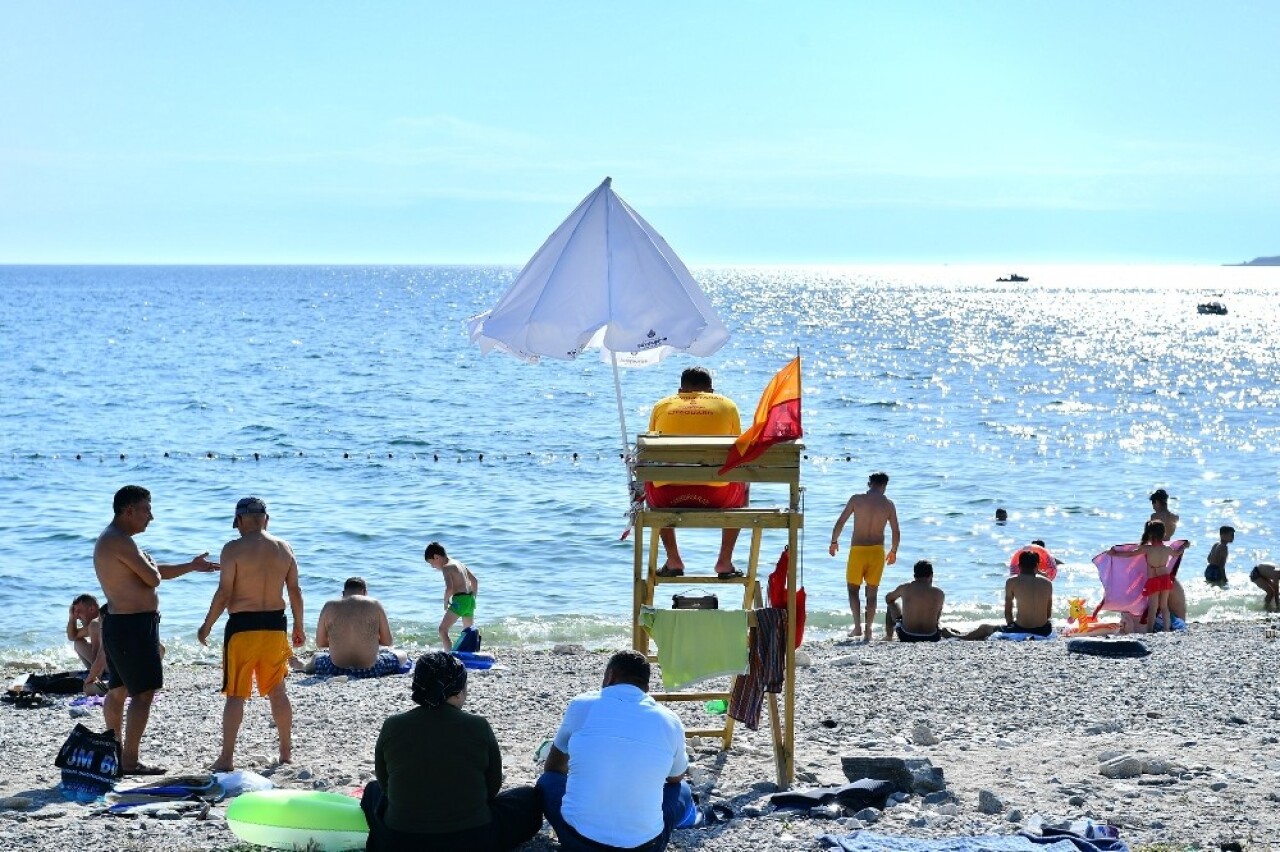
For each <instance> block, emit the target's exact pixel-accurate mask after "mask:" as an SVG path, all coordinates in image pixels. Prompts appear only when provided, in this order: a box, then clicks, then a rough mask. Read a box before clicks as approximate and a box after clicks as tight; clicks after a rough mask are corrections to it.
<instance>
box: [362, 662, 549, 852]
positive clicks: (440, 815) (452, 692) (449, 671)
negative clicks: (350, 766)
mask: <svg viewBox="0 0 1280 852" xmlns="http://www.w3.org/2000/svg"><path fill="white" fill-rule="evenodd" d="M410 696H411V697H412V699H413V703H414V704H416V705H418V706H417V707H414V708H413V709H411V710H407V711H405V712H403V713H397V714H396V715H394V716H389V717H387V719H386V721H384V722H383V723H382V730H381V731H380V732H379V733H378V741H377V744H376V745H375V746H374V748H373V773H374V776H375V780H373V781H370V782H369V783H368V784H367V785H366V786H365V788H364V795H363V796H362V797H361V799H360V807H361V809H362V810H363V811H364V815H365V820H366V822H368V824H369V840H368V844H367V845H366V846H365V847H364V848H365V849H367V850H371V852H454V850H460V849H465V850H474V851H475V852H506V850H508V849H514V848H515V847H517V846H519V845H520V844H522V843H524V842H525V841H527V840H529V839H530V838H532V837H533V836H534V835H535V834H537V833H538V829H539V828H541V827H542V809H541V806H540V803H539V801H538V791H537V790H535V789H534V788H533V787H516V788H513V789H511V790H507V791H505V792H501V790H502V752H501V751H500V750H499V748H498V740H497V738H496V737H495V736H494V735H493V728H492V727H490V725H489V722H488V720H487V719H485V718H484V717H483V716H480V715H478V714H475V713H468V712H466V711H464V710H463V709H462V706H463V705H464V704H465V703H466V700H467V669H466V667H465V666H463V665H462V661H461V660H459V659H458V658H457V657H455V656H453V655H452V654H450V653H448V652H445V651H433V652H431V653H427V654H423V655H422V656H421V657H419V658H418V662H417V664H416V665H415V666H414V669H413V684H412V686H411V691H410Z"/></svg>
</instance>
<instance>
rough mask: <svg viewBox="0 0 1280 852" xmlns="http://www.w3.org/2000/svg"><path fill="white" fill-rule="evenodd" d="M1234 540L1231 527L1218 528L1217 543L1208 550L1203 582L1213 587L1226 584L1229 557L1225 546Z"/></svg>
mask: <svg viewBox="0 0 1280 852" xmlns="http://www.w3.org/2000/svg"><path fill="white" fill-rule="evenodd" d="M1235 540H1236V531H1235V528H1233V527H1219V528H1218V541H1217V543H1216V544H1214V546H1213V547H1211V548H1209V559H1208V564H1207V565H1205V568H1204V580H1205V582H1206V583H1210V584H1212V585H1215V586H1225V585H1226V584H1227V557H1229V556H1230V555H1231V553H1230V549H1229V548H1228V547H1227V545H1229V544H1231V542H1233V541H1235Z"/></svg>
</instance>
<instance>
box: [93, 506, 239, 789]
mask: <svg viewBox="0 0 1280 852" xmlns="http://www.w3.org/2000/svg"><path fill="white" fill-rule="evenodd" d="M112 509H113V511H114V513H115V516H114V517H113V518H112V520H111V523H110V524H108V525H107V528H106V529H105V530H103V531H102V534H101V535H100V536H98V542H97V544H96V545H94V548H93V570H94V571H95V572H96V573H97V575H98V583H100V584H101V585H102V591H103V592H105V593H106V595H107V605H106V607H104V608H103V610H102V649H103V652H104V654H105V656H106V663H107V672H108V679H107V697H106V700H105V701H104V702H103V705H102V716H103V718H104V719H105V721H106V726H107V727H108V728H109V729H111V730H112V731H114V732H115V734H116V737H117V739H120V741H121V744H122V747H121V755H120V757H121V765H122V767H123V769H124V773H125V774H126V775H163V774H164V769H161V768H159V767H154V766H147V765H145V764H143V763H142V762H141V761H139V760H138V748H139V746H140V745H141V744H142V734H143V732H145V731H146V729H147V720H148V719H149V718H150V717H151V701H152V699H154V698H155V694H156V690H157V689H159V688H160V687H162V686H164V669H163V668H162V666H161V664H160V656H161V648H160V596H159V595H158V594H157V593H156V589H157V588H158V587H159V585H160V583H161V582H162V581H164V580H172V579H174V578H175V577H181V576H182V575H183V574H187V573H190V572H191V571H217V570H218V564H217V563H216V562H210V561H208V560H207V559H206V558H205V557H206V556H208V555H209V554H207V553H202V554H200V555H199V556H197V557H196V558H195V559H192V560H191V561H190V562H186V563H184V564H181V565H157V564H156V561H155V560H154V559H152V558H151V555H150V554H149V553H146V552H144V551H143V550H141V549H139V547H138V543H137V542H135V541H134V540H133V537H134V536H135V535H138V534H139V533H141V532H144V531H146V529H147V525H148V524H150V523H151V521H152V519H153V518H154V517H155V516H154V515H152V514H151V492H150V491H148V490H147V489H145V488H143V487H142V486H140V485H126V486H125V487H123V488H121V489H120V490H119V491H117V492H116V495H115V499H114V501H113V503H112ZM126 696H128V697H129V698H130V699H132V700H131V701H130V702H129V714H128V719H127V723H128V724H127V727H126V718H125V712H124V700H125V697H126Z"/></svg>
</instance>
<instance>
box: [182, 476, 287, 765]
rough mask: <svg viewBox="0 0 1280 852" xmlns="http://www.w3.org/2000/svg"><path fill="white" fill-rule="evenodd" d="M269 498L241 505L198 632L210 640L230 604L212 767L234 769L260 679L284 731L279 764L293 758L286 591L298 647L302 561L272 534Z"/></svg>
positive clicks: (202, 640) (260, 691)
mask: <svg viewBox="0 0 1280 852" xmlns="http://www.w3.org/2000/svg"><path fill="white" fill-rule="evenodd" d="M269 520H270V517H269V516H268V515H267V504H266V503H264V502H263V501H262V500H261V499H259V498H257V497H245V498H244V499H242V500H241V501H240V502H238V503H236V514H235V519H234V520H233V521H232V522H231V525H232V526H233V527H235V528H236V529H238V530H239V531H240V538H238V539H235V540H233V541H229V542H227V544H226V545H225V546H224V547H223V548H222V580H221V582H219V584H218V591H216V592H215V593H214V595H213V600H212V601H211V602H210V603H209V613H208V615H206V616H205V619H204V624H202V625H200V630H199V631H198V632H197V633H196V637H197V638H198V639H199V640H200V644H202V645H207V644H208V642H207V640H208V638H209V631H211V630H212V629H213V625H214V624H215V623H216V622H217V621H218V617H219V616H221V615H222V611H223V610H224V609H225V610H227V612H228V613H229V615H228V617H227V629H226V635H225V638H224V640H223V645H222V692H223V694H225V695H226V696H227V700H226V704H225V705H224V706H223V709H222V752H221V753H220V754H219V755H218V759H217V760H216V761H215V762H214V764H213V767H212V770H213V771H214V772H230V771H231V770H232V769H234V768H235V748H236V735H237V734H238V733H239V732H240V723H241V721H243V719H244V705H245V702H246V701H248V700H249V697H250V696H251V695H252V694H253V683H254V681H255V680H256V681H257V682H258V695H265V696H266V697H267V699H268V700H269V701H270V702H271V716H272V718H273V719H274V720H275V723H276V731H277V732H278V733H279V734H280V762H281V763H289V762H290V760H291V758H292V746H293V706H292V705H291V704H290V703H289V696H288V695H287V694H286V693H285V688H284V680H285V676H286V675H287V674H288V673H289V657H290V649H289V635H288V627H289V622H288V620H287V619H286V618H285V615H284V592H285V590H288V593H289V606H290V609H291V610H292V611H293V646H294V647H295V648H298V647H301V646H302V645H303V644H304V643H306V641H307V634H306V633H305V632H304V631H303V629H302V588H301V586H299V585H298V562H297V560H296V559H295V558H294V556H293V548H291V547H290V546H289V542H287V541H285V540H284V539H281V538H276V537H275V536H273V535H271V534H270V533H268V532H267V522H268V521H269Z"/></svg>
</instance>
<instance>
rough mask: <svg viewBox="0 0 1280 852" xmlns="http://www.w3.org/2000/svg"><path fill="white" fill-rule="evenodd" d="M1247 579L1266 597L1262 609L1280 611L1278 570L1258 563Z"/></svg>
mask: <svg viewBox="0 0 1280 852" xmlns="http://www.w3.org/2000/svg"><path fill="white" fill-rule="evenodd" d="M1249 579H1250V580H1251V581H1252V582H1253V584H1254V585H1255V586H1257V587H1258V588H1259V589H1262V591H1263V594H1265V595H1266V597H1264V598H1263V599H1262V608H1263V609H1265V610H1266V611H1267V612H1270V611H1271V610H1272V608H1275V609H1280V568H1277V567H1276V566H1274V565H1272V564H1271V563H1270V562H1260V563H1258V564H1257V565H1255V566H1253V570H1252V571H1250V572H1249ZM1169 609H1173V604H1172V603H1170V604H1169ZM1174 614H1175V615H1176V614H1177V613H1174Z"/></svg>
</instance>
